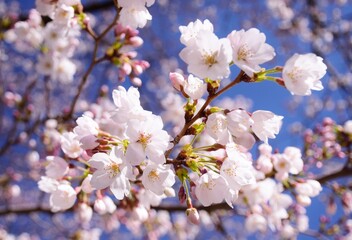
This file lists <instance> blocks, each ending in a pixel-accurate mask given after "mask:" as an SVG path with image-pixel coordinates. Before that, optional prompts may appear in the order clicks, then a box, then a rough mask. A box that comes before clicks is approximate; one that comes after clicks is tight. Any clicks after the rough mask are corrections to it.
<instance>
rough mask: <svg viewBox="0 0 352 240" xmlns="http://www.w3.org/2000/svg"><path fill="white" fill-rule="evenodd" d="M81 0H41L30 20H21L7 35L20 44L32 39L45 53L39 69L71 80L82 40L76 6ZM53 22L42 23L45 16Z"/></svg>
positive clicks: (52, 76)
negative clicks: (73, 60) (76, 51)
mask: <svg viewBox="0 0 352 240" xmlns="http://www.w3.org/2000/svg"><path fill="white" fill-rule="evenodd" d="M78 4H80V0H60V1H45V0H37V1H36V9H32V10H31V14H30V16H29V19H28V20H27V21H21V22H17V23H16V24H15V28H14V29H11V30H9V31H8V32H7V33H6V37H5V39H6V40H7V41H9V42H16V43H17V44H18V45H21V44H22V45H23V43H29V44H30V45H31V46H32V47H34V48H35V49H38V50H40V51H41V52H42V54H41V55H40V56H39V57H38V62H37V65H36V69H37V71H38V73H40V74H42V75H44V76H48V77H50V79H52V80H54V81H60V82H61V83H70V82H72V80H73V76H74V74H75V73H76V65H75V64H74V63H73V62H72V60H71V58H72V57H73V55H74V52H75V49H76V47H77V46H78V44H79V40H78V37H79V35H80V31H79V30H80V27H79V24H78V19H77V17H76V16H75V9H74V6H76V5H78ZM41 16H48V17H50V18H51V19H52V21H51V22H49V23H47V24H46V25H45V26H42V17H41Z"/></svg>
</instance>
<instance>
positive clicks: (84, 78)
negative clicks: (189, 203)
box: [64, 9, 120, 119]
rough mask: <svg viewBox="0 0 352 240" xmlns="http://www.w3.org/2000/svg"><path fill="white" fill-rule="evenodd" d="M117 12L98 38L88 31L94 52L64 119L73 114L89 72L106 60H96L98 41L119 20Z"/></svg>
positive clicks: (103, 58) (102, 58)
mask: <svg viewBox="0 0 352 240" xmlns="http://www.w3.org/2000/svg"><path fill="white" fill-rule="evenodd" d="M119 16H120V14H119V11H118V9H117V13H116V15H115V17H114V19H113V20H112V22H111V23H110V24H109V26H107V27H106V28H105V29H104V31H103V32H102V33H101V34H100V35H99V36H95V34H93V33H92V32H91V31H90V30H89V34H90V35H91V36H92V37H93V39H94V50H93V56H92V60H91V62H90V64H89V67H88V69H87V71H86V72H85V74H84V75H83V77H82V79H81V82H80V84H79V86H78V89H77V92H76V94H75V96H74V98H73V100H72V103H71V106H70V110H69V112H68V114H67V115H66V116H65V117H64V118H65V119H70V118H71V117H72V115H73V113H74V110H75V106H76V104H77V101H78V99H79V96H80V95H81V93H82V90H83V87H84V86H85V84H86V83H87V80H88V77H89V75H90V74H91V72H92V71H93V69H94V67H95V66H96V65H97V64H98V63H100V62H102V61H104V60H106V58H105V56H103V57H101V58H97V54H98V48H99V43H100V41H101V40H102V39H103V38H104V37H105V36H106V35H107V34H108V32H109V31H110V30H111V29H112V28H113V27H114V26H115V25H116V23H117V20H118V19H119Z"/></svg>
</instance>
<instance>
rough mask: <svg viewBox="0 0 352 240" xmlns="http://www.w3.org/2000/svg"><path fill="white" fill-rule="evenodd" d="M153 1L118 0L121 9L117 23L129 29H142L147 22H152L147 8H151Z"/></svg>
mask: <svg viewBox="0 0 352 240" xmlns="http://www.w3.org/2000/svg"><path fill="white" fill-rule="evenodd" d="M153 3H154V1H145V0H120V1H119V5H120V7H122V9H121V11H120V18H119V22H120V23H121V24H122V25H124V26H130V27H131V28H143V27H144V26H145V25H146V24H147V21H148V20H152V15H150V13H149V11H148V9H147V8H146V4H147V6H148V7H149V6H151V5H152V4H153Z"/></svg>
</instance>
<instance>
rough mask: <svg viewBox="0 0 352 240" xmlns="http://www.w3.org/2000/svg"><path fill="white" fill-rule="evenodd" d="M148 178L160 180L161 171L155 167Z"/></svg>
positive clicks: (152, 180)
mask: <svg viewBox="0 0 352 240" xmlns="http://www.w3.org/2000/svg"><path fill="white" fill-rule="evenodd" d="M148 179H149V180H150V181H151V182H156V181H159V180H160V178H159V173H158V172H157V171H156V170H155V169H153V170H151V171H150V173H149V174H148Z"/></svg>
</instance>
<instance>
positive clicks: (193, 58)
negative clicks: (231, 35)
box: [180, 30, 232, 79]
mask: <svg viewBox="0 0 352 240" xmlns="http://www.w3.org/2000/svg"><path fill="white" fill-rule="evenodd" d="M196 38H197V41H194V42H193V43H192V44H190V45H187V46H186V48H184V49H183V50H182V51H181V52H180V57H181V59H182V60H183V61H184V62H185V63H187V65H188V67H187V70H188V72H190V73H192V74H194V75H196V76H197V77H200V78H210V79H222V78H225V77H228V76H229V74H230V68H229V63H230V62H231V53H232V50H231V47H230V42H229V40H228V39H226V38H223V39H219V38H218V37H217V36H216V35H215V34H214V33H212V32H209V31H206V30H202V31H199V32H198V33H197V37H196Z"/></svg>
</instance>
